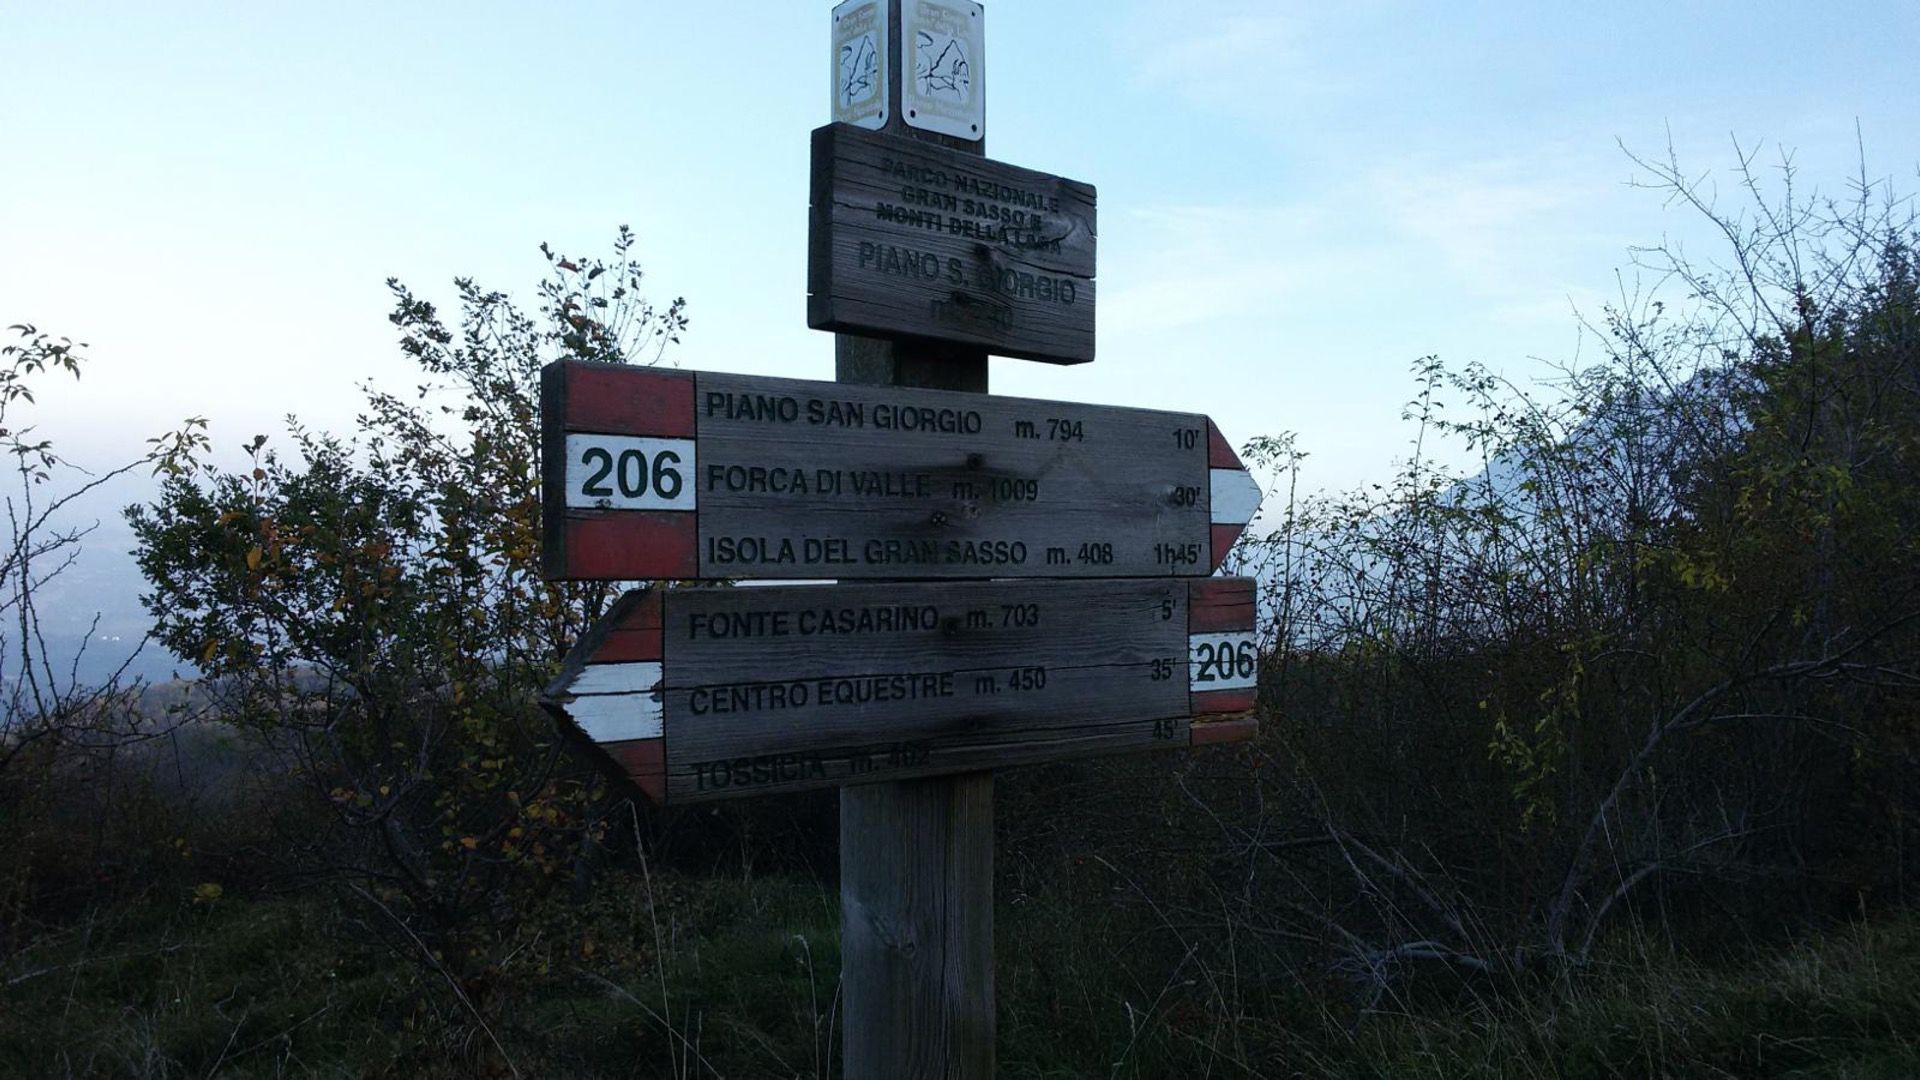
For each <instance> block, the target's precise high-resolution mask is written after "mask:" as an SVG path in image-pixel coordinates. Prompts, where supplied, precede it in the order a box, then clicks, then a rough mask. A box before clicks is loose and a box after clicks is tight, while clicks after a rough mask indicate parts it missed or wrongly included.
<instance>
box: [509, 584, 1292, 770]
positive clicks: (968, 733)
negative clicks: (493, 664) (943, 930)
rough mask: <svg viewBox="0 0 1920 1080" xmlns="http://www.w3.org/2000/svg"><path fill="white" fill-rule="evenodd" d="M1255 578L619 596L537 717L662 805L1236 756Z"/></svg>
mask: <svg viewBox="0 0 1920 1080" xmlns="http://www.w3.org/2000/svg"><path fill="white" fill-rule="evenodd" d="M1257 668H1258V660H1257V653H1256V644H1255V636H1254V583H1253V581H1252V580H1251V579H1248V578H1209V579H1200V580H1165V579H1163V580H1132V581H1034V582H1007V581H991V582H990V581H965V582H958V581H956V582H889V583H885V584H859V585H845V584H843V585H780V586H770V587H755V588H744V587H743V588H693V587H679V588H667V587H663V586H656V587H653V588H649V589H644V590H635V591H633V592H629V593H627V594H626V595H625V596H623V597H622V598H621V599H620V600H619V601H617V602H616V603H615V604H614V606H613V607H612V609H611V610H609V611H608V613H607V614H606V615H605V616H604V617H602V618H601V619H600V620H599V622H597V623H596V624H595V625H594V627H593V628H592V629H591V630H589V631H588V632H587V634H586V635H585V636H584V637H583V638H582V639H581V640H580V642H579V644H577V645H576V646H575V647H574V648H573V650H572V651H571V652H570V653H569V654H568V657H567V660H566V663H565V666H564V667H563V669H562V671H561V674H560V675H559V677H558V678H557V679H555V680H554V682H553V684H552V685H551V686H550V687H549V688H548V689H547V692H546V694H545V696H544V698H543V703H544V704H545V705H546V706H547V708H548V709H549V710H550V711H552V712H553V713H554V714H555V715H556V716H558V717H560V718H562V719H564V720H565V721H567V724H566V725H564V726H565V727H566V729H567V730H569V731H571V732H573V733H575V734H577V735H579V736H583V737H584V739H585V740H586V741H588V742H590V743H592V744H593V746H594V747H596V748H597V751H598V753H599V755H600V760H601V761H602V763H603V764H606V765H608V766H610V767H612V768H613V769H614V770H615V771H617V772H618V773H619V774H620V775H622V776H625V777H626V778H628V779H630V780H632V781H633V782H634V783H635V784H636V785H638V786H639V787H640V789H641V790H642V791H644V792H646V793H647V794H648V795H649V796H650V797H651V798H653V799H654V800H655V801H657V802H660V803H663V804H680V803H688V802H699V801H704V800H710V799H724V798H732V797H738V796H744V795H763V794H770V793H776V792H786V791H798V790H803V789H807V788H817V787H829V786H837V785H842V784H848V783H868V782H873V781H881V780H898V779H904V778H907V777H914V776H927V775H933V774H937V773H953V772H963V771H968V770H975V769H990V768H997V767H1000V766H1005V765H1019V764H1033V763H1037V762H1044V761H1057V760H1065V759H1080V758H1084V757H1088V756H1091V755H1096V754H1108V753H1120V752H1124V751H1133V750H1150V749H1160V748H1174V747H1185V746H1194V745H1204V744H1208V743H1219V742H1237V741H1242V740H1245V739H1249V738H1251V737H1252V736H1253V734H1254V731H1255V721H1254V720H1253V719H1252V717H1251V716H1250V715H1249V713H1250V710H1252V708H1253V700H1254V685H1255V677H1256V674H1257Z"/></svg>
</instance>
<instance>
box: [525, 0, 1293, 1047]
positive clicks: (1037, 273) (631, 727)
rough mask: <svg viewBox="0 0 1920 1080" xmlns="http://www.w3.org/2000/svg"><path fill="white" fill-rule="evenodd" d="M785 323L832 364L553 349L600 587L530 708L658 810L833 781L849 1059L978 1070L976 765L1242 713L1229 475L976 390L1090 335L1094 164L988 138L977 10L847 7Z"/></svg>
mask: <svg viewBox="0 0 1920 1080" xmlns="http://www.w3.org/2000/svg"><path fill="white" fill-rule="evenodd" d="M833 24H834V25H833V31H834V32H833V38H832V42H833V50H834V53H833V55H834V68H833V82H832V87H833V109H834V112H833V117H834V119H835V120H836V121H837V122H836V123H834V124H832V125H830V126H828V127H825V128H822V129H820V130H819V131H816V132H815V133H814V139H813V177H812V185H811V193H812V206H811V212H810V222H811V236H810V243H809V253H808V291H809V294H810V295H809V297H808V322H809V324H810V325H812V326H814V327H816V328H820V329H828V330H834V331H838V335H837V336H836V338H835V366H836V373H837V376H838V380H837V381H836V382H834V383H819V382H804V381H800V380H796V379H775V378H761V377H752V376H743V375H721V374H714V373H705V372H683V371H660V370H654V369H644V368H628V367H622V366H615V365H602V364H582V363H573V362H565V363H556V364H553V365H550V366H549V367H548V368H547V369H546V370H545V372H543V374H542V381H541V414H542V415H541V425H542V428H541V431H542V435H541V453H542V458H543V468H544V470H545V471H544V473H543V476H542V499H543V517H544V530H545V535H544V541H545V551H544V569H545V572H546V574H547V576H548V577H549V578H553V579H574V580H580V579H585V580H639V579H669V580H687V579H739V578H763V579H788V580H793V579H814V580H818V579H823V578H831V579H838V580H841V581H845V582H850V583H844V584H828V585H821V584H814V585H775V586H770V587H760V588H738V589H696V588H672V587H667V586H664V585H661V586H655V587H652V588H648V589H641V590H636V591H633V592H629V593H627V594H626V595H625V596H623V597H622V598H621V599H620V601H619V602H618V603H616V604H615V606H614V607H613V609H612V610H611V611H609V612H608V614H607V615H606V616H605V617H604V618H603V619H601V620H600V622H599V623H597V624H596V625H595V626H594V628H593V629H592V630H591V631H589V633H588V634H587V635H586V636H585V637H584V638H583V639H582V640H581V641H580V642H579V643H578V644H577V645H576V646H575V647H574V649H573V650H572V652H571V653H570V654H569V655H568V657H567V659H566V662H565V665H564V667H563V669H562V672H561V674H560V676H559V677H558V678H557V679H556V680H555V681H554V683H553V684H552V686H550V687H549V688H548V691H547V694H546V696H545V699H544V700H545V704H546V705H547V707H548V708H549V709H550V710H552V711H553V712H554V713H555V714H556V715H557V716H558V717H560V718H562V723H563V726H564V727H565V728H566V729H567V730H569V731H572V732H574V733H575V734H576V735H577V736H578V737H580V738H581V739H582V740H583V741H584V742H586V743H587V744H589V745H590V746H591V747H592V750H591V752H592V753H593V754H594V755H596V756H597V757H598V759H599V760H600V761H601V762H602V763H603V764H605V765H607V766H609V767H610V768H611V769H612V770H613V771H615V772H616V773H617V774H618V775H620V776H622V777H624V778H626V779H628V780H631V781H632V782H633V783H634V784H635V785H636V786H637V787H638V788H639V789H640V790H641V791H642V792H644V793H645V794H646V795H647V796H648V797H650V798H652V799H653V800H655V801H657V802H660V803H663V804H667V805H680V804H685V803H697V802H700V801H704V800H712V799H724V798H736V797H742V796H755V795H767V794H777V793H781V792H788V791H799V790H804V789H808V788H819V787H826V786H839V787H840V903H841V943H840V944H841V949H840V953H841V1002H842V1008H841V1011H842V1016H843V1018H844V1021H843V1032H844V1036H845V1038H844V1040H843V1046H844V1056H845V1073H846V1075H847V1076H848V1077H851V1078H855V1080H904V1078H919V1077H959V1078H965V1080H977V1078H985V1077H990V1076H992V1075H993V1072H994V992H993V772H992V770H993V769H996V768H1000V767H1003V766H1011V765H1019V764H1029V763H1034V762H1041V761H1053V760H1061V759H1068V758H1080V757H1085V756H1088V755H1093V754H1102V753H1116V752H1121V751H1130V750H1149V749H1160V748H1169V747H1183V746H1198V745H1204V744H1207V743H1218V742H1233V741H1241V740H1245V739H1249V738H1251V737H1253V735H1254V732H1255V722H1254V720H1253V717H1252V709H1253V705H1254V687H1255V682H1256V678H1257V673H1258V668H1259V657H1258V654H1257V651H1256V646H1255V635H1254V626H1255V623H1254V613H1255V603H1254V585H1253V582H1251V581H1248V580H1245V579H1238V578H1214V577H1211V576H1210V575H1211V574H1212V573H1213V572H1214V571H1215V570H1217V569H1218V568H1219V567H1220V565H1221V562H1222V560H1223V559H1224V558H1225V557H1226V554H1227V551H1228V549H1229V548H1231V547H1232V546H1233V543H1234V541H1235V540H1236V539H1238V537H1239V536H1240V533H1241V531H1242V530H1244V529H1245V527H1246V525H1247V523H1248V522H1249V521H1251V520H1252V518H1253V515H1254V513H1255V511H1256V510H1257V509H1258V504H1259V495H1260V493H1259V489H1258V487H1257V485H1255V484H1254V483H1253V481H1252V479H1251V478H1250V477H1249V476H1248V474H1247V471H1246V469H1245V468H1244V467H1243V466H1242V465H1241V463H1240V461H1239V458H1238V457H1237V456H1235V454H1234V453H1233V450H1232V448H1231V447H1230V446H1229V445H1228V443H1227V442H1226V440H1225V439H1224V438H1222V437H1221V435H1220V432H1219V431H1218V430H1217V429H1216V428H1215V427H1214V425H1213V423H1212V422H1211V421H1210V420H1208V419H1207V418H1206V417H1204V416H1199V415H1196V414H1191V413H1172V412H1160V411H1154V410H1147V409H1124V408H1114V407H1108V406H1094V405H1080V404H1074V403H1069V402H1055V401H1029V400H1023V399H1017V398H994V397H989V396H987V394H986V390H987V354H988V352H989V351H991V352H994V353H998V354H1000V355H1004V356H1014V357H1023V358H1027V359H1033V360H1041V361H1046V362H1050V363H1062V364H1071V363H1082V362H1085V361H1089V360H1092V359H1093V355H1094V340H1093V339H1094V318H1093V311H1094V307H1093V300H1094V252H1095V239H1096V236H1095V213H1094V210H1095V198H1094V190H1093V188H1092V187H1091V186H1089V185H1086V184H1082V183H1078V182H1076V181H1072V180H1066V179H1062V178H1060V177H1057V176H1051V175H1048V174H1045V173H1039V172H1034V171H1032V170H1028V169H1021V168H1018V167H1015V166H1012V165H1006V164H1002V163H1000V162H995V161H989V160H987V159H986V158H985V157H984V156H983V154H984V152H985V136H986V109H985V100H986V99H985V93H986V90H985V85H984V73H985V70H986V67H985V64H986V57H985V34H984V26H985V12H984V9H982V8H981V6H980V5H979V4H978V3H974V2H972V0H844V2H842V3H841V4H839V5H838V6H837V7H835V8H834V11H833Z"/></svg>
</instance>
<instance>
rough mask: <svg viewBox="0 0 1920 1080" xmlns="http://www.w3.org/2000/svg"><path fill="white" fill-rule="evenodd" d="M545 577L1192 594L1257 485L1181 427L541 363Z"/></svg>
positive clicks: (1136, 417) (869, 392)
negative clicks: (1089, 586) (1080, 586)
mask: <svg viewBox="0 0 1920 1080" xmlns="http://www.w3.org/2000/svg"><path fill="white" fill-rule="evenodd" d="M540 411H541V425H542V434H541V449H542V457H543V464H542V469H543V475H542V480H541V487H542V491H541V495H542V500H543V514H542V517H543V519H544V528H545V535H544V545H543V550H544V558H545V565H544V569H545V573H546V576H547V577H548V578H549V579H554V580H647V579H682V580H688V579H724V578H768V579H787V580H794V579H821V578H835V579H842V580H845V579H859V578H869V579H872V578H896V579H897V578H941V579H946V578H1016V577H1020V578H1040V577H1045V578H1139V577H1205V576H1207V575H1209V574H1211V573H1213V571H1214V570H1215V569H1216V568H1218V567H1219V566H1220V564H1221V562H1222V561H1223V560H1224V559H1225V558H1226V555H1227V551H1228V549H1230V548H1231V547H1232V546H1233V543H1234V541H1235V540H1237V539H1238V538H1239V536H1240V533H1241V532H1242V530H1244V529H1245V528H1246V525H1247V523H1248V522H1249V521H1251V520H1252V519H1253V514H1254V511H1255V510H1256V509H1257V507H1258V505H1259V501H1260V490H1259V486H1258V485H1257V484H1255V483H1254V481H1253V479H1252V477H1251V476H1249V475H1248V473H1247V470H1246V468H1245V467H1244V466H1243V465H1241V463H1240V460H1239V458H1238V457H1237V456H1235V454H1234V452H1233V449H1232V447H1230V446H1229V445H1228V444H1227V441H1226V439H1225V438H1223V437H1222V436H1221V434H1220V432H1219V430H1218V429H1217V428H1215V427H1214V425H1213V422H1212V421H1211V420H1208V419H1207V418H1206V417H1205V416H1201V415H1198V414H1194V413H1177V412H1161V411H1158V410H1150V409H1131V408H1119V407H1114V406H1103V405H1083V404H1075V403H1071V402H1061V401H1035V400H1030V399H1026V398H1012V397H989V396H987V395H983V394H967V393H959V392H954V391H944V390H921V389H911V388H905V387H880V386H858V385H850V384H846V383H827V382H811V381H805V380H800V379H778V378H765V377H758V376H748V375H726V374H718V373H714V372H693V371H674V370H666V369H660V368H645V367H627V366H623V365H613V364H590V363H582V362H577V361H556V362H554V363H552V364H549V365H547V367H546V369H545V370H544V371H543V372H542V373H541V385H540Z"/></svg>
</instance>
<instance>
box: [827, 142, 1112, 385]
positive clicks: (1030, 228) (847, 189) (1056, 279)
mask: <svg viewBox="0 0 1920 1080" xmlns="http://www.w3.org/2000/svg"><path fill="white" fill-rule="evenodd" d="M1094 211H1095V193H1094V189H1093V187H1092V185H1090V184H1083V183H1080V182H1079V181H1076V180H1068V179H1065V178H1063V177H1058V176H1052V175H1049V174H1047V173H1041V172H1034V171H1033V170H1031V169H1022V168H1019V167H1018V166H1014V165H1007V164H1004V163H1002V162H998V161H990V160H987V159H985V158H981V157H975V156H972V155H969V154H965V153H962V152H960V151H958V150H951V149H947V148H945V147H941V146H935V145H932V144H930V143H924V142H920V141H918V140H913V139H904V138H900V137H898V136H894V135H885V134H881V133H879V132H874V131H864V130H861V129H859V128H855V127H852V126H850V125H847V124H830V125H828V126H826V127H823V128H820V129H818V130H816V131H815V132H814V133H813V192H812V211H811V214H810V216H809V235H808V247H807V254H808V258H807V292H808V298H807V324H808V325H809V326H812V327H814V328H815V329H819V330H839V331H845V332H848V333H857V334H870V335H875V336H882V337H889V336H893V337H897V336H906V337H921V338H935V339H939V340H942V341H954V342H961V343H964V344H968V345H976V346H979V347H981V348H984V349H986V350H988V351H989V352H993V353H997V354H999V355H1001V356H1015V357H1023V358H1025V359H1029V360H1042V361H1046V362H1048V363H1055V364H1079V363H1085V362H1087V361H1089V360H1092V359H1093V307H1094V248H1095V240H1096V232H1095V213H1094Z"/></svg>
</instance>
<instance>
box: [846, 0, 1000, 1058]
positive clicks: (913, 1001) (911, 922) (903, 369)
mask: <svg viewBox="0 0 1920 1080" xmlns="http://www.w3.org/2000/svg"><path fill="white" fill-rule="evenodd" d="M887 7H888V19H887V23H888V26H889V27H890V28H891V30H890V33H889V34H888V35H887V37H888V41H887V45H886V48H887V52H888V65H887V69H888V71H889V72H891V73H892V78H890V79H888V80H887V82H888V86H887V95H888V102H887V115H888V123H887V126H886V128H885V129H884V130H885V131H887V132H888V133H890V134H897V135H906V136H910V137H912V138H916V139H921V140H924V141H927V142H934V143H939V144H941V145H944V146H949V147H953V148H956V149H959V150H963V151H965V152H968V153H974V154H982V155H984V154H985V153H986V138H985V133H984V132H983V133H982V137H981V138H980V139H979V140H978V141H974V142H965V141H962V140H959V139H953V138H948V137H946V136H942V135H938V134H934V133H932V132H927V131H921V130H919V129H917V128H912V127H909V126H908V125H907V123H906V120H905V113H904V111H903V110H902V107H901V89H902V87H903V86H904V84H905V80H906V78H908V77H911V76H910V73H911V72H912V70H913V68H912V65H911V63H910V62H908V63H904V64H903V60H908V59H909V58H907V57H904V56H903V55H902V53H903V50H902V49H901V32H900V27H901V14H902V13H901V0H887ZM834 377H835V378H836V379H837V380H838V381H840V382H847V383H864V384H868V385H880V386H920V387H932V388H935V389H941V390H966V391H972V392H974V393H981V394H984V393H986V392H987V354H986V353H985V352H984V351H978V350H972V349H966V348H960V347H956V346H952V345H946V344H942V343H937V342H912V343H908V342H889V341H881V340H878V339H874V338H866V337H857V336H855V335H852V334H838V335H835V338H834ZM840 993H841V1016H842V1031H843V1044H844V1046H845V1048H846V1049H845V1055H846V1056H845V1063H846V1067H845V1072H844V1075H845V1076H846V1077H847V1080H921V1078H936V1077H937V1078H955V1080H960V1078H964V1080H979V1078H982V1077H991V1076H993V1074H994V989H993V774H992V773H990V772H979V773H963V774H960V775H956V776H936V777H929V778H927V779H924V780H906V781H897V782H891V783H881V784H864V785H856V786H852V787H843V788H841V789H840Z"/></svg>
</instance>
